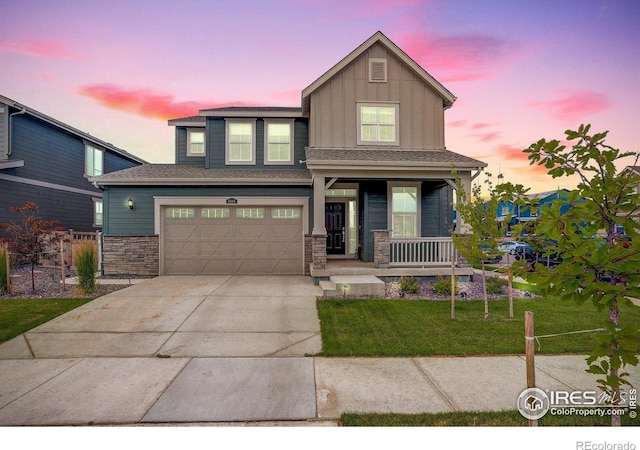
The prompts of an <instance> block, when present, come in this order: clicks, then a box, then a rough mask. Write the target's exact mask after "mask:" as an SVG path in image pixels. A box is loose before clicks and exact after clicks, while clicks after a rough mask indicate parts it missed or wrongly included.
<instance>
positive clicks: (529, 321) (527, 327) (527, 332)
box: [524, 311, 538, 427]
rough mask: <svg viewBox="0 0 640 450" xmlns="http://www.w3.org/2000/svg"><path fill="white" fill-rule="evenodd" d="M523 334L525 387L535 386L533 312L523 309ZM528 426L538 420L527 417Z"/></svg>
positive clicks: (533, 425) (533, 424)
mask: <svg viewBox="0 0 640 450" xmlns="http://www.w3.org/2000/svg"><path fill="white" fill-rule="evenodd" d="M524 336H525V351H526V361H527V388H534V387H536V364H535V360H534V359H535V350H536V348H535V342H534V341H533V340H534V336H535V335H534V334H533V312H531V311H525V313H524ZM529 426H530V427H537V426H538V421H537V420H535V419H529Z"/></svg>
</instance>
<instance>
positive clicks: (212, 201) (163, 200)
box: [153, 197, 324, 275]
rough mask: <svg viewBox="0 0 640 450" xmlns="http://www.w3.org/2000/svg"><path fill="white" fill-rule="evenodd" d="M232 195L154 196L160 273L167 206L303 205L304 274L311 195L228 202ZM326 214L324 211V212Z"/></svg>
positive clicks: (161, 271) (236, 198) (256, 198)
mask: <svg viewBox="0 0 640 450" xmlns="http://www.w3.org/2000/svg"><path fill="white" fill-rule="evenodd" d="M229 198H230V197H153V222H154V225H153V226H154V233H155V234H156V235H157V236H158V241H159V245H158V247H159V248H158V261H159V273H160V274H161V275H162V274H164V244H163V236H162V234H161V232H162V225H161V224H162V216H161V213H162V208H163V207H165V206H201V207H202V206H229V207H230V208H231V207H236V206H275V207H278V206H299V207H302V267H301V268H300V269H301V274H304V262H305V254H304V252H305V242H304V239H305V236H306V235H307V234H309V197H233V198H234V200H235V203H233V204H228V203H227V200H228V199H229ZM323 214H324V213H323Z"/></svg>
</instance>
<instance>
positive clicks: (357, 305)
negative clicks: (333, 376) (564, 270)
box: [317, 298, 640, 356]
mask: <svg viewBox="0 0 640 450" xmlns="http://www.w3.org/2000/svg"><path fill="white" fill-rule="evenodd" d="M317 305H318V314H319V317H320V326H321V332H322V344H323V349H322V352H321V355H322V356H430V355H451V356H469V355H505V354H523V353H524V312H525V311H533V313H534V321H535V334H536V335H537V336H540V335H547V334H556V333H564V332H570V331H577V330H590V329H595V328H600V327H602V326H603V324H604V322H605V321H606V320H607V318H608V313H607V312H606V311H601V312H598V311H597V309H596V308H595V306H593V305H591V304H583V305H576V304H573V303H571V302H564V301H560V300H556V299H553V298H523V299H515V300H514V318H513V319H510V318H509V305H508V301H507V300H506V299H505V300H491V301H490V302H489V318H488V319H484V304H483V302H482V301H480V300H466V301H458V302H456V320H451V319H450V311H451V305H450V303H449V302H448V301H431V300H359V299H358V300H353V299H338V300H319V301H318V302H317ZM619 321H620V326H625V325H631V324H632V325H634V326H637V327H638V328H640V308H631V307H624V306H623V307H621V311H620V316H619ZM593 336H594V333H584V334H573V335H568V336H559V337H553V338H547V339H541V340H540V348H538V346H537V345H536V352H537V353H548V354H549V353H551V354H554V353H555V354H557V353H584V354H586V353H590V351H591V349H590V344H589V340H590V339H591V338H592V337H593ZM639 339H640V333H639Z"/></svg>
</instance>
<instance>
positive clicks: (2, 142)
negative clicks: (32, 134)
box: [0, 105, 9, 161]
mask: <svg viewBox="0 0 640 450" xmlns="http://www.w3.org/2000/svg"><path fill="white" fill-rule="evenodd" d="M8 129H9V107H8V106H6V105H0V161H2V160H3V159H7V152H8V151H9V131H8Z"/></svg>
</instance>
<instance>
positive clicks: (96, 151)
mask: <svg viewBox="0 0 640 450" xmlns="http://www.w3.org/2000/svg"><path fill="white" fill-rule="evenodd" d="M84 149H85V158H84V172H85V175H87V176H88V177H97V176H98V175H102V174H103V173H104V151H103V150H102V149H101V148H96V147H94V146H92V145H89V144H85V146H84Z"/></svg>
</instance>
